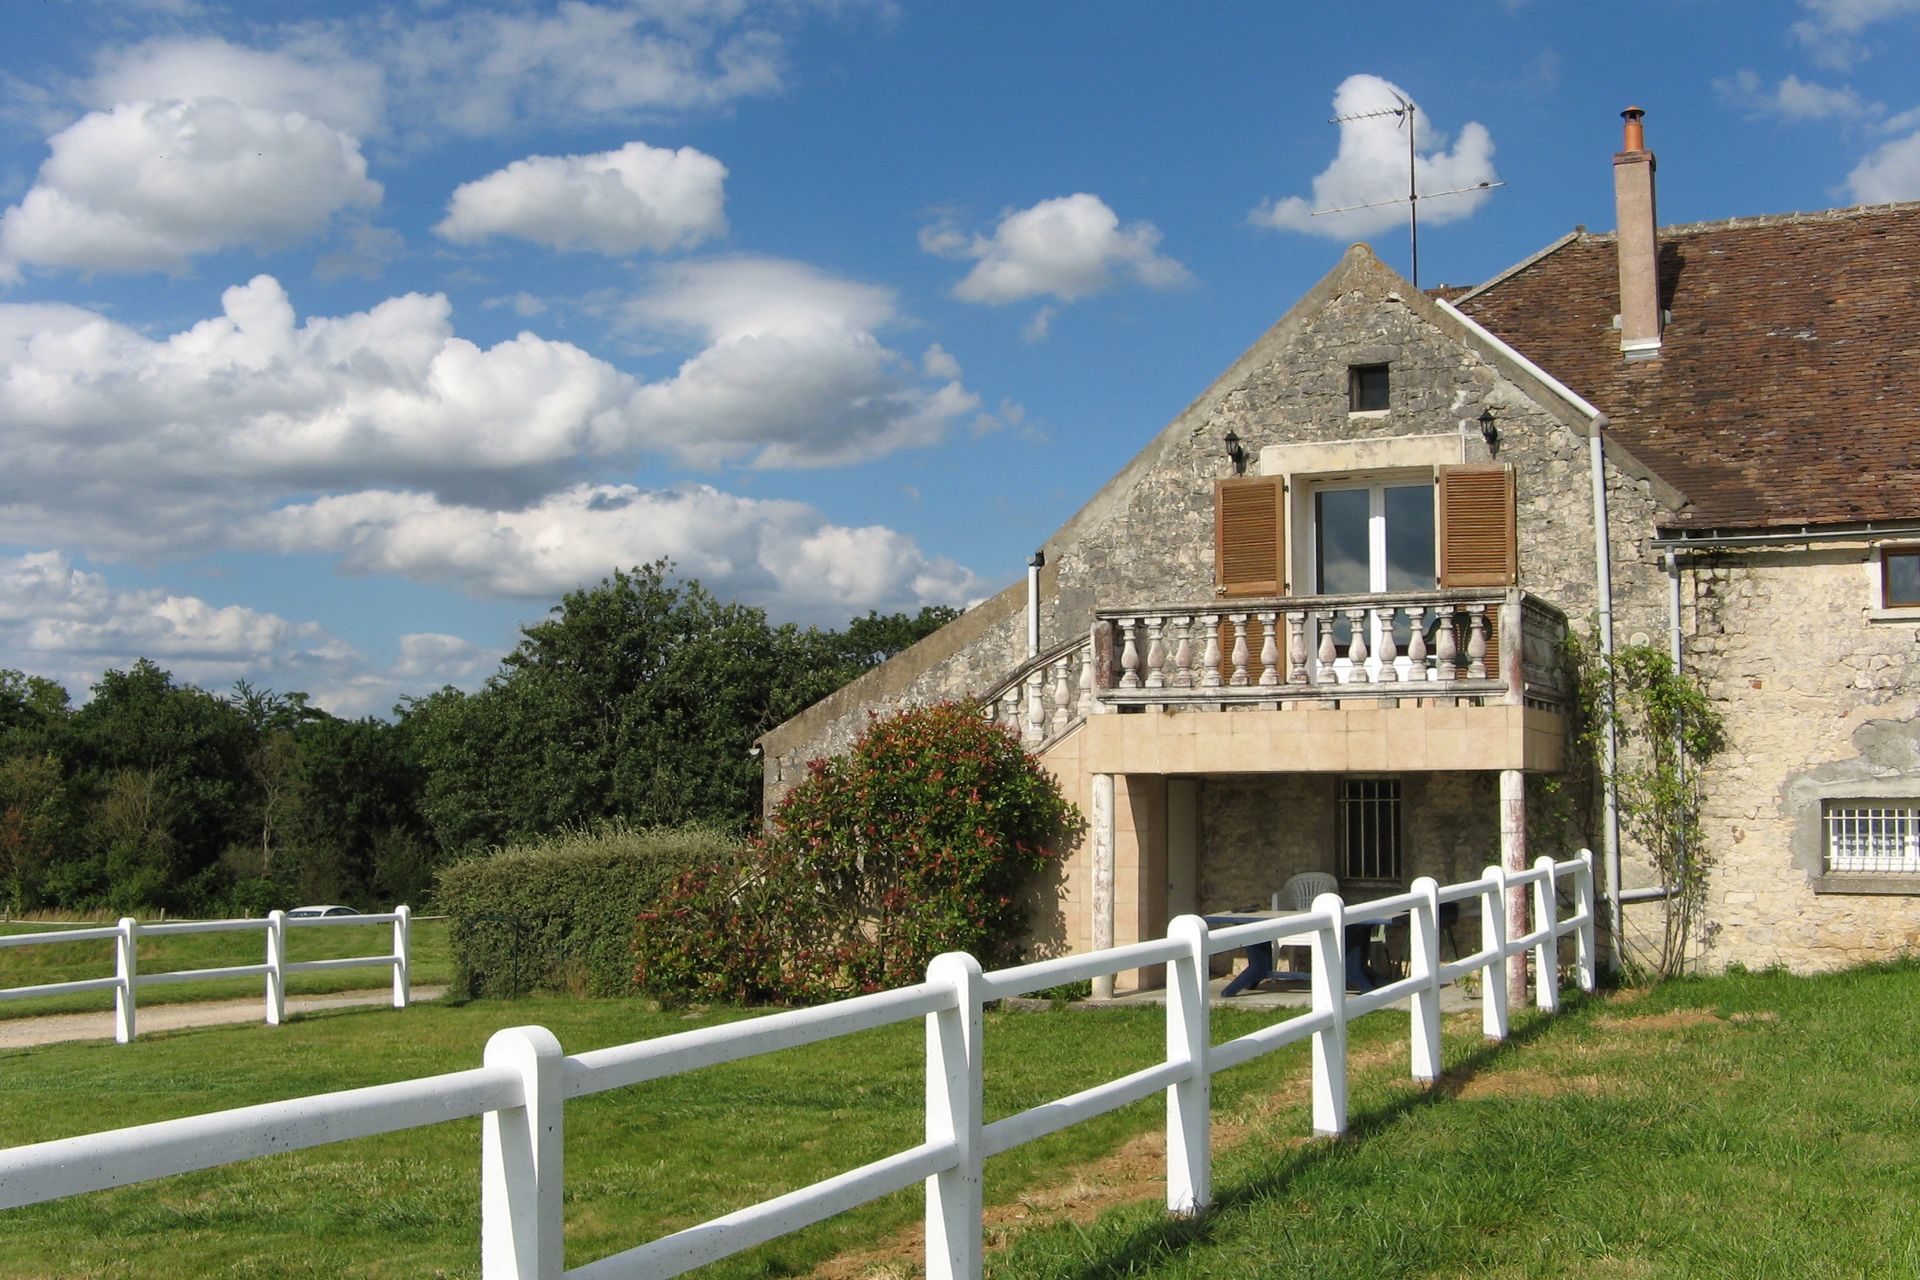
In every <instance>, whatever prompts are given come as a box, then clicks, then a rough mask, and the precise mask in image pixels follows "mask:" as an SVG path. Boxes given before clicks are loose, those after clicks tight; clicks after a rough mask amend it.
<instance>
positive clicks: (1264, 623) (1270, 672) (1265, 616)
mask: <svg viewBox="0 0 1920 1280" xmlns="http://www.w3.org/2000/svg"><path fill="white" fill-rule="evenodd" d="M1253 616H1254V617H1255V618H1256V619H1257V620H1258V621H1259V623H1260V634H1261V636H1262V637H1263V638H1262V639H1261V641H1260V683H1261V684H1263V685H1276V684H1279V683H1280V639H1279V637H1278V636H1277V635H1276V634H1274V631H1275V628H1276V627H1277V626H1278V625H1279V622H1280V615H1279V614H1277V613H1256V614H1254V615H1253Z"/></svg>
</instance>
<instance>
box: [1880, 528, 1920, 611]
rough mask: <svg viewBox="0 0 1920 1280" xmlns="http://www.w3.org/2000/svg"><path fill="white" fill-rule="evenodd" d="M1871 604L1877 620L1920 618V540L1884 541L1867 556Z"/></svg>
mask: <svg viewBox="0 0 1920 1280" xmlns="http://www.w3.org/2000/svg"><path fill="white" fill-rule="evenodd" d="M1867 583H1868V591H1869V593H1870V596H1869V598H1870V600H1871V602H1872V603H1871V605H1870V607H1869V609H1868V612H1867V616H1868V617H1869V618H1871V619H1873V620H1874V621H1876V622H1920V544H1914V543H1906V544H1899V543H1894V544H1882V545H1879V546H1876V547H1874V549H1873V553H1872V554H1871V555H1870V556H1869V557H1868V558H1867Z"/></svg>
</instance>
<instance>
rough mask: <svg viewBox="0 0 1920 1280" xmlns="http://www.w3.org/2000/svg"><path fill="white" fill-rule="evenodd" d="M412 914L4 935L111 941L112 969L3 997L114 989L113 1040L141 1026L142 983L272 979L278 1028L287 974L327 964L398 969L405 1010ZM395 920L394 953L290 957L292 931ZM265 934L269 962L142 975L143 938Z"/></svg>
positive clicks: (37, 940) (273, 917)
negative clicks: (139, 948)
mask: <svg viewBox="0 0 1920 1280" xmlns="http://www.w3.org/2000/svg"><path fill="white" fill-rule="evenodd" d="M412 923H413V917H412V913H411V912H410V911H409V910H408V908H406V907H395V908H394V909H393V910H392V911H390V912H387V913H384V914H380V915H366V916H301V917H299V918H298V919H289V918H288V916H287V913H286V912H284V911H273V912H269V913H268V914H267V916H266V918H265V919H262V920H181V921H175V922H174V923H171V924H141V923H140V922H139V921H138V920H135V919H134V918H133V917H131V916H123V917H121V920H120V923H119V924H116V925H111V926H107V925H102V926H100V927H98V928H92V929H58V930H51V931H48V932H44V933H16V934H6V935H0V947H33V946H51V945H54V944H57V943H62V942H104V941H107V940H109V939H111V940H112V942H113V974H112V976H111V977H105V978H82V979H79V980H77V981H74V982H45V983H41V984H40V985H39V986H33V987H6V988H0V1001H7V1000H31V999H33V998H34V997H36V996H58V995H68V994H71V993H74V992H79V991H111V992H113V1038H114V1039H115V1040H116V1041H118V1042H119V1043H121V1044H130V1043H132V1041H133V1037H134V1031H135V1023H136V1012H137V1009H136V1003H137V1002H136V993H137V992H138V991H139V990H140V988H141V987H157V986H161V985H163V984H165V983H170V982H199V981H201V980H203V979H207V978H253V977H264V978H265V979H266V980H267V1025H268V1026H273V1027H277V1026H279V1025H280V1024H281V1023H282V1022H283V1021H285V1020H286V1016H287V975H288V974H290V973H316V972H318V971H320V970H322V969H368V968H383V969H384V968H389V967H390V968H392V970H393V1007H394V1008H396V1009H404V1008H406V1007H407V1002H408V1000H409V999H411V996H412V989H413V988H412V979H411V977H410V973H409V966H410V960H409V953H410V951H411V947H412V936H413V935H412ZM369 924H391V925H392V926H393V950H392V951H391V952H389V953H387V954H386V955H379V956H342V957H340V958H338V959H332V960H289V959H287V930H289V929H323V928H340V927H343V926H352V925H369ZM246 930H254V931H264V932H265V933H266V935H267V944H266V945H267V951H266V960H265V962H264V963H261V964H237V965H228V966H226V967H225V968H220V969H175V970H170V971H168V972H165V973H141V972H140V969H139V964H138V962H137V957H138V951H137V949H136V948H137V945H138V943H139V940H140V939H141V938H161V937H167V936H169V935H172V934H180V933H235V932H241V931H246Z"/></svg>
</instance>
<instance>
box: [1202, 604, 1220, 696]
mask: <svg viewBox="0 0 1920 1280" xmlns="http://www.w3.org/2000/svg"><path fill="white" fill-rule="evenodd" d="M1200 626H1201V629H1202V630H1203V632H1204V633H1205V635H1206V639H1205V640H1204V641H1202V643H1201V646H1200V667H1201V670H1200V687H1201V688H1203V689H1218V688H1219V687H1220V615H1219V614H1217V613H1203V614H1201V615H1200Z"/></svg>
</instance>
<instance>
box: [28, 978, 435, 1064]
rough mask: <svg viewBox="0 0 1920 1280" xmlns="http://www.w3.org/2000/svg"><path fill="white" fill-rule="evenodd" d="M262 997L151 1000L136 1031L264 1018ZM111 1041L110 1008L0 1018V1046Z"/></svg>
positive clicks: (431, 996)
mask: <svg viewBox="0 0 1920 1280" xmlns="http://www.w3.org/2000/svg"><path fill="white" fill-rule="evenodd" d="M446 990H447V989H446V988H445V987H415V988H414V989H413V998H414V1000H415V1001H420V1000H437V999H439V998H440V997H441V996H442V995H444V994H446ZM392 1001H393V989H392V988H391V987H382V988H380V989H379V990H368V991H339V992H335V993H334V994H332V995H325V996H288V997H287V1013H288V1014H295V1013H311V1012H312V1011H314V1010H315V1009H345V1008H352V1007H354V1006H358V1005H385V1004H391V1003H392ZM266 1017H267V1008H266V1001H264V1000H262V999H260V998H258V997H255V998H253V999H251V1000H209V1001H207V1002H205V1003H204V1004H156V1005H146V1006H143V1007H142V1008H141V1009H140V1014H139V1021H138V1024H137V1030H138V1031H139V1032H140V1034H141V1035H145V1034H146V1033H147V1032H149V1031H171V1030H173V1029H175V1028H177V1027H212V1026H219V1025H221V1024H223V1023H233V1022H264V1021H266ZM111 1039H113V1011H112V1010H111V1009H108V1010H104V1011H102V1012H100V1013H53V1014H47V1015H45V1016H43V1017H37V1018H36V1017H29V1018H4V1019H0V1049H26V1048H31V1047H32V1046H34V1045H40V1044H57V1043H59V1042H60V1041H62V1040H111Z"/></svg>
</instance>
